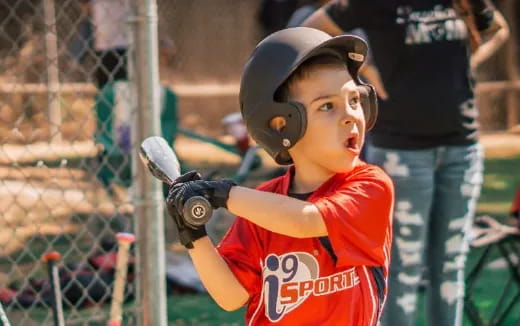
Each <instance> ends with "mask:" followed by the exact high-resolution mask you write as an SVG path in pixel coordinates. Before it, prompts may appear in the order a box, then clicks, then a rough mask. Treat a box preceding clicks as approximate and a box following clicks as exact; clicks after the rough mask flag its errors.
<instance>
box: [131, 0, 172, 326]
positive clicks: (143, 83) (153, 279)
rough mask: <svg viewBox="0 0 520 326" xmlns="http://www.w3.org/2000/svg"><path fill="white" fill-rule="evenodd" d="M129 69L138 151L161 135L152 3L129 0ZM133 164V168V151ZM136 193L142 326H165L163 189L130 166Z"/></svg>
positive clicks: (140, 169) (154, 7)
mask: <svg viewBox="0 0 520 326" xmlns="http://www.w3.org/2000/svg"><path fill="white" fill-rule="evenodd" d="M134 1H135V2H134V12H135V14H136V15H135V18H134V19H135V23H136V25H135V29H134V33H135V34H134V56H133V59H134V66H133V74H134V77H135V79H134V80H135V86H136V90H135V93H136V96H137V119H138V120H137V123H136V125H137V130H135V131H136V135H137V137H136V141H137V144H136V145H137V146H136V147H137V148H138V147H139V144H140V143H141V142H142V140H143V139H145V138H146V137H148V136H151V135H160V134H161V133H160V83H159V58H158V37H157V3H156V0H134ZM134 152H135V153H134V155H133V162H138V158H137V152H136V151H134ZM134 166H135V167H136V169H135V170H134V171H137V189H136V192H135V196H137V198H136V200H135V201H134V202H135V203H137V205H136V206H137V207H136V214H135V219H136V220H135V225H136V233H137V236H138V241H137V246H138V251H139V261H138V264H139V267H140V270H141V273H140V276H139V288H140V293H139V295H140V299H141V303H142V309H141V314H140V323H141V324H142V325H146V326H148V325H151V326H166V324H167V322H166V320H167V318H166V288H165V283H166V273H165V251H164V213H163V212H164V211H163V195H162V187H161V184H160V182H159V181H157V179H155V178H153V177H152V176H151V175H150V173H148V171H146V170H145V168H144V167H143V165H142V164H134Z"/></svg>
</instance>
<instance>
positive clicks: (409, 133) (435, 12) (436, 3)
mask: <svg viewBox="0 0 520 326" xmlns="http://www.w3.org/2000/svg"><path fill="white" fill-rule="evenodd" d="M343 2H345V1H335V2H332V3H331V4H330V5H329V6H328V7H327V9H326V12H327V13H328V15H329V16H330V17H331V18H332V20H333V21H334V22H335V23H336V24H337V25H338V26H339V27H341V28H342V29H343V30H345V31H348V30H352V29H354V28H362V29H363V30H364V31H365V32H366V34H367V36H368V42H369V44H370V47H371V51H372V54H373V56H374V61H375V65H376V66H377V68H378V69H379V71H380V74H381V77H382V80H383V83H384V85H385V88H386V90H387V92H388V94H389V99H388V100H386V101H383V100H380V106H379V108H380V110H379V117H378V121H377V123H376V126H375V128H374V129H373V131H372V132H371V135H372V136H371V141H372V143H373V144H374V145H375V146H378V147H383V148H395V149H426V148H431V147H435V146H441V145H467V144H471V143H474V142H475V141H476V138H477V129H478V124H477V120H476V119H477V115H478V111H477V108H476V106H475V101H474V94H473V86H474V85H473V80H472V76H471V72H470V69H469V56H468V55H469V46H468V45H467V28H466V26H465V24H464V22H463V21H462V20H461V19H460V18H458V17H457V15H456V13H455V10H454V9H453V7H452V2H451V0H348V1H346V2H347V4H346V5H343V4H342V3H343ZM491 19H492V16H491V17H490V20H491ZM489 23H491V21H490V22H489Z"/></svg>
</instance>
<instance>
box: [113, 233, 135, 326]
mask: <svg viewBox="0 0 520 326" xmlns="http://www.w3.org/2000/svg"><path fill="white" fill-rule="evenodd" d="M116 238H117V247H118V249H117V265H116V271H115V273H116V274H115V281H114V290H113V293H112V305H111V307H110V320H109V321H108V324H107V326H120V325H122V324H121V322H122V319H123V314H122V312H123V302H124V296H125V284H126V274H127V270H128V253H129V251H130V245H131V244H132V243H133V242H134V241H135V236H134V235H133V234H131V233H118V234H116Z"/></svg>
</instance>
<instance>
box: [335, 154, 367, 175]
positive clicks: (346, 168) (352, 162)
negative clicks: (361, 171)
mask: <svg viewBox="0 0 520 326" xmlns="http://www.w3.org/2000/svg"><path fill="white" fill-rule="evenodd" d="M360 162H361V160H360V159H359V156H357V155H356V156H354V157H352V158H351V159H346V160H345V161H343V163H342V164H341V165H338V166H334V168H333V169H334V172H335V173H348V172H350V171H352V169H354V168H355V167H356V166H358V165H359V163H360Z"/></svg>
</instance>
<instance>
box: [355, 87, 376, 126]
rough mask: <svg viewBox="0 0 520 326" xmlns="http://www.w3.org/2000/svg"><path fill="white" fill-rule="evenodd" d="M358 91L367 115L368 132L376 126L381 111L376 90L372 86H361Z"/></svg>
mask: <svg viewBox="0 0 520 326" xmlns="http://www.w3.org/2000/svg"><path fill="white" fill-rule="evenodd" d="M358 90H359V94H360V96H361V107H362V108H363V112H364V113H365V122H366V130H367V131H368V130H370V129H372V128H373V127H374V125H375V124H376V120H377V114H378V110H379V109H378V104H377V94H376V89H375V88H374V86H372V85H370V84H360V85H358Z"/></svg>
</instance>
